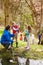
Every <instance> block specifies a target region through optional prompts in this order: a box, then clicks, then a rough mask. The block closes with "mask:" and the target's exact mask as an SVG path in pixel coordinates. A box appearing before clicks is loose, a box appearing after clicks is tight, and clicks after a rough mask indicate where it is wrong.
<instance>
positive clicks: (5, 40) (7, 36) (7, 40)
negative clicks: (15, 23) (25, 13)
mask: <svg viewBox="0 0 43 65" xmlns="http://www.w3.org/2000/svg"><path fill="white" fill-rule="evenodd" d="M11 37H14V34H11V33H10V26H9V25H8V26H6V28H5V30H4V31H3V34H2V37H1V44H2V45H3V46H4V47H5V48H6V49H8V48H9V46H10V45H11V44H12V43H13V40H12V39H11Z"/></svg>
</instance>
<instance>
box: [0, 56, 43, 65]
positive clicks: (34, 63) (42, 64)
mask: <svg viewBox="0 0 43 65" xmlns="http://www.w3.org/2000/svg"><path fill="white" fill-rule="evenodd" d="M0 65H43V60H33V59H26V58H23V57H15V61H14V63H11V62H9V59H5V58H4V59H0Z"/></svg>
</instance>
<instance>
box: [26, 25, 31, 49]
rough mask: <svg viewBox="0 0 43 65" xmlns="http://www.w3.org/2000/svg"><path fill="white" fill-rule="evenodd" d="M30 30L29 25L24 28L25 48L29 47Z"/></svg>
mask: <svg viewBox="0 0 43 65" xmlns="http://www.w3.org/2000/svg"><path fill="white" fill-rule="evenodd" d="M30 32H31V27H30V26H26V29H25V35H26V40H27V46H26V49H29V48H30V42H29V39H30Z"/></svg>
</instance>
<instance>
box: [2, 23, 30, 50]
mask: <svg viewBox="0 0 43 65" xmlns="http://www.w3.org/2000/svg"><path fill="white" fill-rule="evenodd" d="M24 27H25V28H24V36H25V37H26V40H27V46H26V47H25V48H26V49H30V42H29V38H30V33H31V26H30V25H27V24H24ZM11 28H12V31H13V32H12V33H10V29H11ZM19 29H20V25H18V24H16V23H13V24H12V27H10V25H7V26H6V27H5V29H4V31H3V34H2V37H1V44H2V45H3V46H4V47H5V48H6V49H8V48H9V46H10V45H12V44H13V42H14V37H16V43H17V38H18V37H17V35H18V33H19ZM20 40H22V34H20ZM17 44H18V43H17ZM17 44H16V46H17Z"/></svg>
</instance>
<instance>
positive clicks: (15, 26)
mask: <svg viewBox="0 0 43 65" xmlns="http://www.w3.org/2000/svg"><path fill="white" fill-rule="evenodd" d="M12 30H13V34H16V47H18V41H17V38H18V37H17V36H18V31H19V25H17V24H16V23H15V22H14V23H13V26H12Z"/></svg>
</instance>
